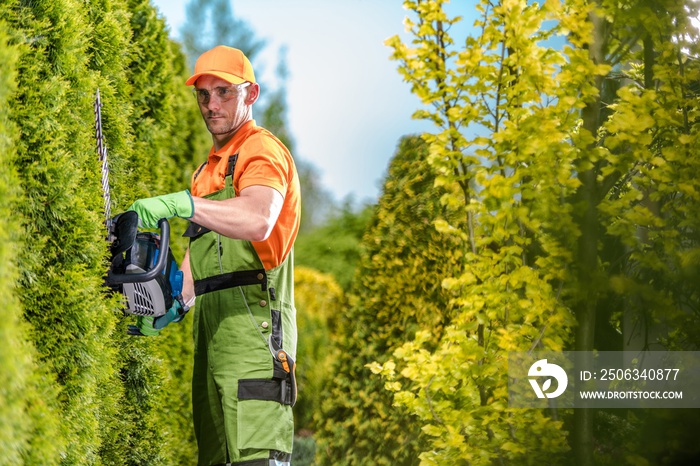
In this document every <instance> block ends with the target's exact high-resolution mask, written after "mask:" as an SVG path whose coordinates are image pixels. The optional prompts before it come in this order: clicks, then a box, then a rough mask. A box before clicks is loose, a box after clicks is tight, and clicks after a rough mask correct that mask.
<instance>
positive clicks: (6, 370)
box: [0, 21, 55, 465]
mask: <svg viewBox="0 0 700 466" xmlns="http://www.w3.org/2000/svg"><path fill="white" fill-rule="evenodd" d="M8 39H9V37H8V28H7V24H6V23H5V22H3V21H0V62H2V63H3V64H4V72H3V73H2V76H0V107H2V108H6V107H7V102H8V99H9V97H10V95H11V94H12V93H13V92H14V91H15V88H16V85H15V78H16V68H15V66H16V62H17V58H18V55H19V53H18V52H19V51H18V50H17V47H13V46H10V45H8ZM16 137H17V134H16V126H15V125H14V124H13V123H12V121H10V120H9V119H8V117H7V113H6V112H3V113H2V115H0V218H2V219H3V223H2V228H0V264H2V268H0V287H2V289H3V290H5V294H4V303H3V304H4V305H3V308H4V310H3V318H2V319H0V340H1V341H2V342H3V345H4V347H3V350H2V352H0V373H2V374H3V375H4V376H5V377H4V378H5V383H3V384H2V387H0V464H2V465H10V464H19V463H20V462H21V456H22V452H23V451H24V450H25V449H26V448H27V443H28V440H29V437H30V429H31V419H30V418H29V416H27V415H26V413H27V411H29V404H30V401H29V400H30V399H33V400H36V398H37V394H36V387H35V383H36V381H35V380H32V370H33V367H32V364H33V354H34V353H33V348H32V346H31V344H29V342H28V341H27V335H28V334H27V332H28V328H27V326H26V325H25V323H24V322H23V320H22V318H21V316H22V308H21V306H20V300H19V298H18V296H17V290H16V286H15V283H16V281H17V277H18V266H17V257H16V253H15V252H16V250H17V249H18V248H19V247H20V244H21V232H20V228H19V222H18V219H17V218H16V216H15V215H14V214H13V211H14V210H15V206H16V203H17V200H18V199H19V197H20V191H19V189H18V176H17V173H16V170H15V167H14V166H13V165H12V164H11V163H10V159H11V154H12V151H13V149H14V144H15V139H16ZM28 392H29V393H28ZM38 411H41V410H40V409H37V410H33V411H32V412H35V413H36V412H38ZM53 427H55V425H54V426H53ZM47 430H50V429H47Z"/></svg>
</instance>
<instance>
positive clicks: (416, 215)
mask: <svg viewBox="0 0 700 466" xmlns="http://www.w3.org/2000/svg"><path fill="white" fill-rule="evenodd" d="M427 158H428V153H427V146H426V145H425V144H424V143H423V142H422V141H421V139H420V138H418V137H407V138H405V139H403V140H402V141H401V143H400V145H399V148H398V150H397V153H396V155H395V157H394V159H393V160H392V162H391V164H390V167H389V173H388V176H387V179H386V181H385V185H384V191H383V193H382V196H381V198H380V201H379V204H378V206H377V208H376V210H375V212H374V214H373V216H372V219H371V221H370V224H369V226H368V228H367V230H366V233H365V235H364V237H363V240H362V244H361V248H362V249H361V251H362V254H361V257H360V262H359V264H358V268H357V272H356V275H355V280H354V282H353V286H352V293H351V294H350V298H349V299H350V307H349V309H347V310H346V311H345V312H343V313H342V314H341V321H340V322H341V323H340V326H339V328H340V333H341V334H340V340H339V345H340V352H339V354H338V356H337V359H336V360H335V361H334V364H333V369H332V373H333V375H334V379H333V384H332V385H331V386H329V387H328V388H327V393H328V394H329V396H327V397H326V401H325V403H324V404H323V407H322V411H321V412H320V413H319V417H318V421H317V425H318V427H319V429H320V430H319V432H318V433H317V441H318V454H317V456H318V457H319V458H318V459H319V460H320V462H321V464H372V465H379V464H415V463H416V462H417V457H418V453H419V452H420V451H422V449H423V448H425V447H426V446H427V443H426V438H427V437H426V435H425V433H424V432H421V429H420V425H419V424H416V423H415V422H413V420H412V418H411V416H410V415H409V414H408V413H407V412H406V411H405V410H402V409H400V408H398V407H395V406H394V405H393V399H392V398H393V396H392V395H391V394H390V393H389V392H387V391H385V390H383V387H384V382H383V381H382V380H381V379H379V378H377V377H374V376H373V375H372V374H371V372H370V370H369V368H368V367H367V364H370V363H372V362H373V361H379V362H380V363H384V362H385V361H387V360H388V359H389V358H390V357H391V355H392V352H393V351H394V350H395V349H397V348H399V347H400V346H401V345H403V344H404V343H405V342H407V341H409V340H412V339H413V338H414V334H415V333H416V331H417V330H418V329H423V330H424V331H425V332H426V334H427V333H429V334H430V337H429V340H430V341H431V342H432V343H433V344H434V343H436V342H437V341H438V340H439V338H440V335H441V334H442V333H443V331H444V325H445V323H446V322H447V321H449V320H450V316H451V315H452V312H453V307H452V305H451V304H450V298H451V293H450V292H449V291H448V290H447V289H446V288H444V287H443V286H442V281H443V279H444V277H446V276H450V275H451V274H452V273H454V267H455V266H456V265H457V264H458V261H459V257H460V253H459V251H460V245H459V242H457V241H454V240H452V239H447V240H445V239H444V238H443V237H442V236H441V235H440V234H439V233H438V232H437V231H436V230H435V228H434V227H433V225H432V221H433V220H434V219H436V218H438V217H443V216H445V215H446V212H445V209H444V208H443V207H442V206H441V204H440V195H441V194H445V191H444V190H443V189H437V190H434V189H433V188H432V186H433V183H434V181H435V175H434V173H433V171H432V170H431V168H430V166H429V165H428V163H427ZM450 220H453V221H455V222H456V223H457V224H459V219H455V218H451V217H450ZM375 364H376V363H375Z"/></svg>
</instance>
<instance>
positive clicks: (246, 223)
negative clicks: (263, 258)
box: [190, 186, 284, 241]
mask: <svg viewBox="0 0 700 466" xmlns="http://www.w3.org/2000/svg"><path fill="white" fill-rule="evenodd" d="M193 200H194V215H193V216H192V218H191V219H190V220H191V221H193V222H194V223H196V224H198V225H201V226H203V227H206V228H208V229H210V230H212V231H215V232H217V233H219V234H221V235H224V236H227V237H229V238H233V239H241V240H247V241H263V240H265V239H267V237H268V236H269V235H270V232H271V231H272V227H273V226H274V225H275V222H276V221H277V217H278V216H279V213H280V210H281V209H282V203H283V202H284V199H283V198H282V195H281V194H280V193H279V192H278V191H277V190H275V189H273V188H269V187H267V186H250V187H248V188H246V189H244V190H242V191H241V195H240V196H237V197H235V198H232V199H225V200H221V201H216V200H211V199H205V198H201V197H194V198H193Z"/></svg>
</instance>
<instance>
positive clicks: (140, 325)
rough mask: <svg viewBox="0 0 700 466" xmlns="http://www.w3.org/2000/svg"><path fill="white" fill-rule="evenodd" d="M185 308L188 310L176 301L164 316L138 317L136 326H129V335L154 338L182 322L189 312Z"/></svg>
mask: <svg viewBox="0 0 700 466" xmlns="http://www.w3.org/2000/svg"><path fill="white" fill-rule="evenodd" d="M185 307H186V309H184V310H183V308H182V306H181V305H180V301H178V300H177V299H176V300H175V301H174V302H173V305H172V306H171V307H170V309H168V312H166V313H165V314H163V315H162V316H159V317H153V316H138V317H137V318H136V325H129V328H128V329H127V333H128V334H129V335H137V336H147V337H154V336H156V335H158V334H160V331H161V330H163V329H164V328H165V327H166V326H167V325H168V324H170V323H171V322H180V321H181V320H182V319H183V318H184V317H185V314H187V311H188V310H189V308H187V306H186V305H185Z"/></svg>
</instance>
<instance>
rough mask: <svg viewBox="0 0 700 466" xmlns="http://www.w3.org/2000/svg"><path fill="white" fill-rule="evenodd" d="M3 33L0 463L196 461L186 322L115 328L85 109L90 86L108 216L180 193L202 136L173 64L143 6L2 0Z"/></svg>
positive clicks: (174, 54)
mask: <svg viewBox="0 0 700 466" xmlns="http://www.w3.org/2000/svg"><path fill="white" fill-rule="evenodd" d="M0 24H2V25H3V28H2V31H4V32H3V33H1V34H0V39H1V40H0V54H2V56H3V63H7V64H8V66H7V72H6V73H5V72H4V73H3V77H2V79H3V80H6V81H3V85H2V91H1V92H0V100H2V102H3V105H2V106H3V108H4V109H7V110H8V111H7V112H3V117H2V120H1V121H0V154H1V156H2V161H3V163H2V168H1V169H0V173H1V175H0V194H2V204H1V205H0V208H1V209H2V212H3V218H4V219H5V220H3V222H4V223H3V226H4V228H3V232H2V234H3V235H5V236H3V237H2V240H3V241H2V243H3V245H2V249H1V250H0V253H1V254H2V262H3V264H7V267H5V266H3V269H2V273H1V274H0V280H2V284H3V286H4V289H6V290H9V293H8V296H7V297H6V299H7V309H8V316H7V318H6V320H5V322H3V327H2V330H0V331H2V333H3V337H4V341H6V342H11V343H13V344H12V351H19V352H20V353H19V354H18V355H15V356H13V355H12V353H11V352H7V353H6V352H3V360H2V361H0V371H1V373H2V376H3V378H4V379H5V380H7V381H8V383H7V387H8V388H7V392H3V395H2V396H3V400H4V399H5V398H4V397H5V396H6V397H7V400H8V403H7V405H5V403H2V409H3V421H2V424H1V426H2V427H1V428H0V432H2V434H1V435H2V436H1V437H0V447H1V448H2V455H0V456H1V457H2V458H3V459H2V461H9V462H10V463H7V464H70V465H78V464H113V465H126V464H135V465H136V464H138V465H141V464H188V463H191V462H192V458H193V457H194V450H195V448H196V447H195V446H194V440H193V438H192V433H191V432H192V429H191V420H190V419H189V393H190V381H189V377H191V367H190V365H191V351H192V349H191V346H192V345H191V338H189V335H188V333H187V330H188V327H189V325H190V324H183V325H181V326H174V327H175V328H173V329H172V330H171V329H168V330H167V331H166V332H164V335H163V336H161V337H160V338H154V339H135V338H132V337H128V336H127V335H125V327H126V324H127V322H128V321H129V318H127V317H124V316H122V315H121V312H120V311H119V302H118V301H119V298H118V297H117V296H115V295H110V294H108V293H106V290H105V288H104V285H103V277H104V273H105V269H106V261H105V259H106V254H107V244H106V243H105V241H104V237H105V231H104V226H103V222H104V218H103V213H102V211H103V209H102V203H103V201H102V188H101V182H100V167H99V163H98V160H97V155H96V152H95V140H94V114H93V99H94V95H95V91H96V89H97V88H98V87H99V88H100V89H101V91H102V92H101V93H102V101H103V105H104V107H103V127H104V131H105V137H106V140H107V144H108V147H109V151H110V152H109V161H110V168H111V185H112V195H113V202H114V204H113V212H118V211H119V210H122V209H124V208H125V207H126V206H127V205H129V204H130V203H131V202H133V200H135V199H136V198H138V197H142V196H145V195H152V194H160V193H163V192H167V191H172V190H174V189H182V186H183V185H186V183H187V181H188V179H189V173H191V171H192V170H193V169H194V164H193V163H192V162H191V157H192V155H191V152H190V151H191V150H192V149H194V148H195V146H196V145H197V144H198V141H199V142H201V141H203V140H202V138H201V137H196V135H197V134H200V133H201V130H199V129H196V128H195V129H187V128H189V125H188V120H189V121H195V120H194V119H193V118H192V117H193V116H195V115H196V111H197V108H196V105H195V104H194V102H193V101H192V99H191V96H189V95H188V93H187V88H186V87H185V86H184V80H185V79H186V75H187V74H188V70H185V65H184V62H185V60H184V56H183V55H182V54H181V52H180V51H179V47H178V46H177V45H175V44H173V43H172V42H171V41H170V40H169V39H168V37H167V31H166V30H165V24H164V22H163V20H162V19H159V18H157V16H156V14H155V11H154V9H153V7H152V6H151V5H150V4H149V2H147V1H136V0H133V1H129V2H125V1H113V2H87V3H86V2H77V1H73V0H58V1H36V2H29V3H27V2H4V3H3V5H2V7H0ZM5 31H6V32H5ZM76 31H80V33H79V34H78V33H76ZM3 70H4V71H5V69H3ZM196 149H197V150H199V151H202V152H205V151H206V149H207V148H206V147H204V148H203V147H196ZM6 209H9V210H8V211H9V212H12V215H9V214H7V212H5V210H6ZM175 227H176V228H179V229H184V222H183V224H182V225H176V226H175ZM174 247H175V249H176V252H177V251H178V250H179V251H182V250H183V245H182V243H180V244H178V243H177V242H176V244H175V245H174ZM8 248H9V249H8ZM180 257H181V256H180ZM5 325H7V326H5ZM6 355H7V356H8V357H11V358H12V360H8V361H5V360H4V357H5V356H6ZM5 409H7V410H8V411H7V412H5V411H4V410H5ZM18 410H20V411H24V412H25V413H26V414H25V415H21V414H17V412H18ZM6 413H7V414H8V416H9V417H5V414H6ZM12 413H14V414H12ZM6 419H7V420H12V421H11V422H12V424H11V425H10V424H7V425H6V424H5V422H6V421H5V420H6ZM6 426H11V428H12V431H11V433H9V434H8V433H7V432H8V431H7V430H6ZM2 464H6V463H2Z"/></svg>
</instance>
